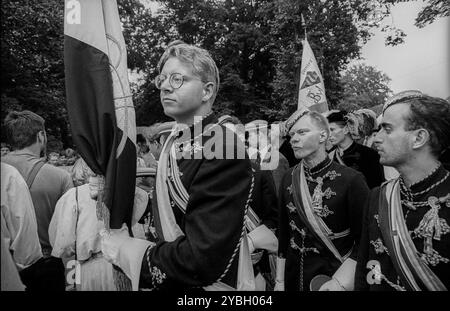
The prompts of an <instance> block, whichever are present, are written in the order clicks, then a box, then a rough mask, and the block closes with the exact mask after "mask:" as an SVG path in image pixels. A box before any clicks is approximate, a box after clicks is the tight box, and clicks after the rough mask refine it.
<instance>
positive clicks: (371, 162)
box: [327, 111, 384, 188]
mask: <svg viewBox="0 0 450 311" xmlns="http://www.w3.org/2000/svg"><path fill="white" fill-rule="evenodd" d="M327 118H328V122H329V125H330V142H331V144H333V145H334V146H336V148H335V149H334V150H333V151H331V153H330V156H331V157H332V158H333V159H334V160H335V161H337V162H338V163H340V164H342V165H346V166H348V167H351V168H353V169H355V170H357V171H359V172H361V173H362V174H363V175H364V177H365V178H366V181H367V185H368V186H369V188H373V187H376V186H379V185H381V183H382V182H383V181H384V172H383V167H382V166H381V165H380V163H379V159H380V157H379V155H378V154H377V152H376V151H375V150H373V149H371V148H369V147H366V146H363V145H361V144H358V143H356V142H355V141H354V140H353V138H352V135H351V133H350V126H349V124H348V114H347V112H345V111H338V112H332V113H331V114H329V115H328V117H327Z"/></svg>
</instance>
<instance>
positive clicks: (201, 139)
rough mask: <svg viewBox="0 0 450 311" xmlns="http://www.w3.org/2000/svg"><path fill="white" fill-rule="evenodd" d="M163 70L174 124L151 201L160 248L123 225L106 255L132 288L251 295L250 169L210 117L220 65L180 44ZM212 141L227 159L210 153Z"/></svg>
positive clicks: (237, 145)
mask: <svg viewBox="0 0 450 311" xmlns="http://www.w3.org/2000/svg"><path fill="white" fill-rule="evenodd" d="M158 70H159V75H158V76H157V77H156V79H155V84H156V87H157V88H158V89H159V90H160V95H161V103H162V106H163V109H164V113H165V114H166V115H168V116H170V117H172V118H173V119H174V120H175V121H176V124H175V126H174V129H173V130H172V132H171V134H170V136H169V137H168V138H167V139H166V141H165V144H164V146H163V148H162V152H161V155H160V157H159V161H158V170H157V177H156V199H155V200H154V201H153V203H152V204H153V215H154V223H155V227H156V231H157V236H158V242H157V243H156V244H154V243H151V242H149V241H144V240H138V239H133V238H131V237H129V236H128V230H127V229H126V228H125V227H124V228H122V230H117V231H114V230H112V232H111V233H110V234H109V235H108V234H105V235H104V240H103V242H102V245H103V246H102V251H103V253H104V255H105V258H108V259H109V260H110V261H111V262H112V263H114V264H115V265H117V266H119V267H120V268H121V269H122V270H123V271H124V272H125V273H126V274H127V275H128V277H129V278H130V279H131V281H132V284H133V289H137V288H138V287H141V288H146V289H160V290H169V289H186V288H196V289H205V290H212V289H215V290H232V289H239V290H245V289H249V290H252V289H254V288H255V287H254V275H253V269H252V263H251V259H250V254H249V246H248V244H247V241H248V240H247V236H246V233H245V232H246V231H245V226H244V215H245V212H246V210H247V208H248V205H249V198H251V195H252V169H251V163H250V160H249V159H248V157H246V156H245V154H246V153H245V147H244V144H243V143H241V142H240V140H239V139H238V138H237V136H236V134H235V133H233V132H232V131H231V130H229V129H227V128H226V127H225V126H223V125H220V124H219V122H218V116H217V115H216V114H215V113H213V112H212V105H213V103H214V100H215V98H216V95H217V91H218V89H219V71H218V69H217V66H216V64H215V62H214V60H213V59H212V57H211V56H210V54H209V53H208V52H207V51H206V50H204V49H201V48H198V47H195V46H193V45H188V44H185V43H183V42H180V41H176V42H173V43H171V44H169V46H168V47H167V49H166V51H165V52H164V54H163V55H162V57H161V59H160V61H159V64H158ZM217 133H219V134H220V133H223V134H226V135H223V137H221V136H220V135H219V134H217ZM216 134H217V135H216ZM226 138H230V139H226ZM211 143H213V145H214V146H215V147H216V149H215V151H216V152H217V154H219V153H220V152H218V151H220V150H221V149H222V150H223V151H224V152H223V154H222V155H223V158H221V157H220V156H216V155H215V154H211V153H209V152H208V144H211ZM212 149H213V148H211V150H212ZM238 155H243V156H241V157H238ZM255 244H257V241H256V242H255ZM254 246H255V247H256V248H257V247H258V245H254ZM238 268H239V269H238ZM238 270H239V273H238ZM138 285H139V286H138Z"/></svg>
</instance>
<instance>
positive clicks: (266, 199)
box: [250, 161, 278, 275]
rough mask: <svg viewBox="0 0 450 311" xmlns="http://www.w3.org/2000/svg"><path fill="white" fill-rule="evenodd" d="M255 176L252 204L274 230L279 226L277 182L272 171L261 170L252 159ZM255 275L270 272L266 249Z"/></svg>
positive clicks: (254, 267)
mask: <svg viewBox="0 0 450 311" xmlns="http://www.w3.org/2000/svg"><path fill="white" fill-rule="evenodd" d="M252 168H253V174H254V178H255V182H254V188H253V194H252V201H251V203H250V206H251V207H252V209H253V210H254V211H255V213H256V215H258V217H259V218H260V220H261V224H263V225H265V226H266V227H267V228H269V229H271V230H273V231H274V233H275V234H276V229H277V228H278V205H277V204H278V202H277V196H276V191H275V184H274V181H273V177H272V174H271V171H268V170H261V169H260V166H259V165H258V164H257V163H256V162H254V161H252ZM253 270H254V273H255V275H256V274H257V273H258V272H263V273H269V272H271V270H270V263H269V256H268V253H267V251H264V253H263V255H262V258H261V260H260V261H259V262H258V263H257V264H256V265H254V266H253Z"/></svg>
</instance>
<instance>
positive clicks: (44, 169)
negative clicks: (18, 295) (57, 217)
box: [2, 110, 73, 290]
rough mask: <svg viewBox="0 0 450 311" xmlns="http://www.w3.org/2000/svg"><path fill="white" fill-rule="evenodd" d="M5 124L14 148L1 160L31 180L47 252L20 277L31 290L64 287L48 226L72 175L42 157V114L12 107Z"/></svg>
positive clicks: (40, 230)
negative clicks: (52, 255) (40, 261)
mask: <svg viewBox="0 0 450 311" xmlns="http://www.w3.org/2000/svg"><path fill="white" fill-rule="evenodd" d="M5 128H6V131H7V137H8V140H9V143H10V144H11V146H12V147H13V149H14V151H12V152H10V153H9V154H7V155H6V156H4V157H2V162H5V163H7V164H10V165H12V166H14V167H15V168H16V169H17V170H18V171H19V172H20V174H21V175H22V176H23V178H24V179H25V181H26V182H27V184H28V187H29V189H30V193H31V198H32V200H33V205H34V209H35V212H36V220H37V227H38V235H39V242H40V244H41V247H42V253H43V255H44V262H42V263H41V264H40V265H39V267H36V266H31V267H30V268H28V269H25V270H23V271H22V273H21V277H22V279H23V282H24V284H25V285H26V286H27V289H29V290H64V289H65V279H64V266H63V263H62V261H61V259H57V258H54V257H51V251H52V247H51V245H50V241H49V237H48V226H49V223H50V220H51V218H52V215H53V212H54V209H55V206H56V202H57V201H58V200H59V198H60V197H61V196H62V195H63V194H64V193H65V192H66V191H67V190H69V189H70V188H72V187H73V182H72V178H71V177H70V175H69V173H68V172H66V171H64V170H62V169H60V168H57V167H54V166H53V165H49V164H47V163H45V160H44V159H43V157H45V153H46V145H47V135H46V132H45V125H44V119H43V118H42V117H40V116H39V115H37V114H35V113H33V112H31V111H27V110H25V111H22V112H17V111H11V112H10V113H9V114H8V115H7V116H6V118H5ZM38 270H39V271H38Z"/></svg>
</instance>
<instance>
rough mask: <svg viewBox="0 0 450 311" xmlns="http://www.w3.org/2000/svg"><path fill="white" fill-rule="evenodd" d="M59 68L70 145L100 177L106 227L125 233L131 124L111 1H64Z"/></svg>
mask: <svg viewBox="0 0 450 311" xmlns="http://www.w3.org/2000/svg"><path fill="white" fill-rule="evenodd" d="M64 65H65V77H66V94H67V111H68V114H69V121H70V126H71V130H72V137H73V141H74V143H75V145H76V148H77V149H78V151H79V152H80V154H81V156H82V157H83V159H84V160H85V161H86V163H87V164H88V165H89V167H90V168H91V169H92V170H93V171H94V172H95V173H96V174H100V175H103V176H104V177H105V185H104V191H103V197H102V200H103V202H104V203H105V205H106V207H107V208H108V209H109V215H110V216H109V227H110V228H112V229H119V228H121V226H122V224H123V223H124V222H125V223H126V224H127V225H128V228H130V225H131V224H130V222H131V215H132V209H133V202H134V193H135V184H136V120H135V112H134V106H133V102H132V98H131V91H130V87H129V81H128V73H127V53H126V47H125V41H124V38H123V35H122V30H121V25H120V19H119V13H118V9H117V3H116V1H115V0H65V10H64Z"/></svg>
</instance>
